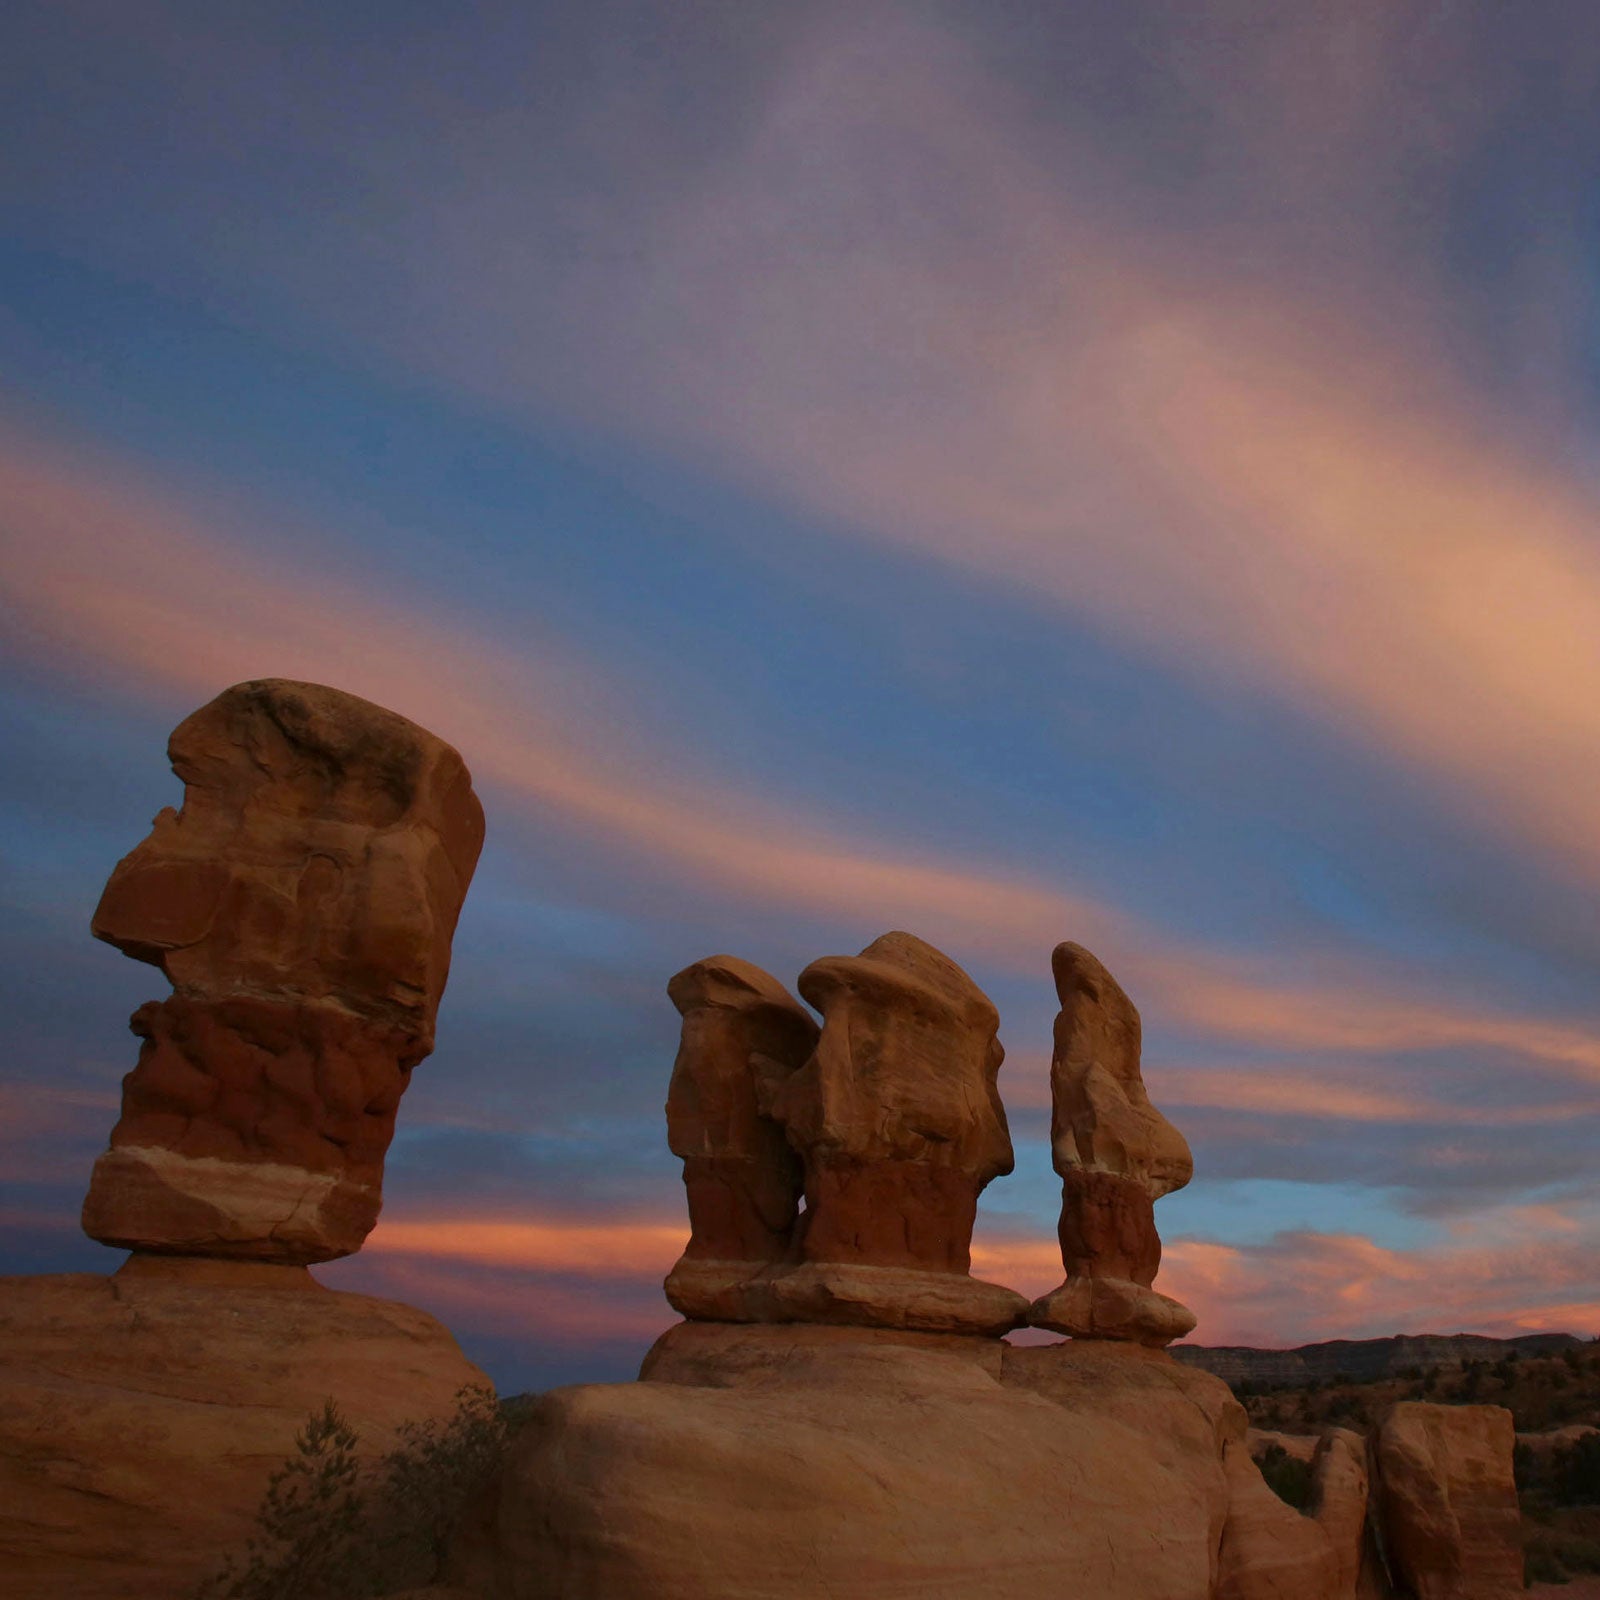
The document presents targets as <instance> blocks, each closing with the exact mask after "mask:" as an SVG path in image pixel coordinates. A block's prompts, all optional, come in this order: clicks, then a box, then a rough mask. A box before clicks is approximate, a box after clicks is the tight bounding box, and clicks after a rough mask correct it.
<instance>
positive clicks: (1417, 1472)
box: [1373, 1401, 1522, 1600]
mask: <svg viewBox="0 0 1600 1600" xmlns="http://www.w3.org/2000/svg"><path fill="white" fill-rule="evenodd" d="M1515 1442H1516V1435H1515V1432H1514V1424H1513V1422H1512V1417H1511V1413H1510V1412H1509V1411H1507V1410H1505V1408H1504V1407H1502V1406H1441V1405H1430V1404H1428V1403H1426V1402H1423V1401H1403V1402H1401V1403H1400V1404H1399V1405H1396V1406H1395V1407H1394V1408H1393V1409H1392V1410H1391V1411H1390V1412H1389V1414H1388V1415H1387V1416H1386V1417H1385V1418H1384V1419H1383V1421H1382V1422H1381V1423H1380V1424H1379V1426H1378V1429H1377V1432H1376V1435H1375V1436H1374V1440H1373V1459H1374V1462H1375V1464H1376V1470H1377V1479H1378V1483H1377V1494H1376V1501H1377V1511H1378V1519H1379V1524H1380V1527H1381V1531H1382V1540H1383V1549H1384V1554H1385V1557H1386V1559H1387V1562H1388V1565H1389V1569H1390V1572H1391V1573H1392V1574H1393V1576H1394V1578H1395V1579H1396V1581H1397V1583H1398V1584H1399V1585H1400V1586H1401V1588H1402V1592H1404V1591H1406V1590H1409V1592H1410V1593H1412V1594H1414V1595H1415V1596H1416V1600H1512V1597H1513V1596H1515V1595H1519V1594H1521V1593H1522V1519H1521V1511H1520V1508H1519V1506H1518V1503H1517V1487H1516V1480H1515V1477H1514V1475H1513V1471H1512V1451H1513V1449H1514V1446H1515Z"/></svg>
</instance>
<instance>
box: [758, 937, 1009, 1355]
mask: <svg viewBox="0 0 1600 1600" xmlns="http://www.w3.org/2000/svg"><path fill="white" fill-rule="evenodd" d="M800 992H801V994H802V995H804V996H805V998H806V999H807V1000H809V1001H810V1002H811V1004H812V1005H813V1006H815V1007H816V1008H817V1010H818V1011H820V1012H821V1013H822V1017H823V1025H822V1033H821V1036H820V1038H819V1039H818V1040H817V1043H816V1048H815V1050H814V1051H813V1052H812V1053H811V1055H810V1057H809V1058H808V1059H807V1060H806V1062H805V1064H804V1065H803V1066H801V1067H800V1069H799V1070H798V1071H796V1072H793V1073H792V1074H790V1075H788V1076H787V1077H784V1078H783V1079H782V1080H781V1081H778V1082H775V1083H774V1084H773V1086H772V1087H771V1089H770V1092H769V1094H768V1097H767V1106H768V1109H769V1110H770V1112H771V1114H772V1116H773V1117H774V1118H775V1119H776V1120H777V1121H778V1122H779V1123H781V1124H782V1125H783V1127H784V1129H785V1131H786V1133H787V1135H788V1139H789V1143H790V1144H791V1145H792V1146H793V1147H794V1149H795V1150H797V1151H798V1152H799V1153H800V1156H801V1158H802V1160H803V1162H804V1167H805V1213H804V1216H803V1217H802V1219H801V1239H800V1257H801V1264H800V1265H799V1266H797V1267H795V1268H793V1269H792V1270H791V1271H789V1272H786V1273H784V1274H782V1275H781V1276H780V1277H778V1278H777V1279H775V1281H774V1283H773V1295H774V1299H775V1302H776V1305H777V1307H778V1311H779V1314H780V1315H781V1316H783V1317H785V1318H787V1319H788V1320H792V1321H803V1322H824V1323H827V1322H846V1323H859V1324H863V1325H871V1326H880V1327H894V1328H910V1329H921V1330H925V1331H932V1332H962V1333H1002V1332H1004V1331H1005V1330H1006V1329H1008V1328H1011V1327H1015V1326H1016V1325H1017V1324H1018V1323H1019V1322H1020V1321H1021V1320H1022V1317H1023V1315H1024V1313H1025V1311H1026V1303H1025V1302H1024V1301H1023V1299H1022V1297H1021V1296H1019V1295H1017V1294H1015V1293H1014V1292H1013V1291H1011V1290H1009V1289H1004V1288H1001V1287H1000V1286H999V1285H997V1284H986V1283H980V1282H978V1281H977V1280H975V1279H973V1278H972V1277H970V1276H969V1275H968V1269H969V1267H970V1265H971V1244H972V1225H973V1220H974V1218H975V1216H976V1212H977V1204H978V1195H979V1193H980V1192H981V1191H982V1189H983V1187H984V1185H985V1184H987V1183H988V1182H989V1180H990V1179H991V1178H994V1177H996V1176H998V1175H999V1174H1001V1173H1004V1172H1009V1171H1010V1170H1011V1166H1012V1155H1011V1136H1010V1132H1009V1130H1008V1129H1007V1126H1006V1114H1005V1107H1004V1106H1003V1105H1002V1104H1001V1103H1000V1095H999V1091H998V1089H997V1088H996V1084H995V1078H996V1074H997V1073H998V1071H999V1069H1000V1063H1001V1061H1002V1060H1003V1059H1004V1057H1005V1051H1004V1050H1003V1049H1002V1047H1001V1045H1000V1041H999V1038H998V1037H997V1034H998V1029H999V1023H1000V1019H999V1015H998V1013H997V1012H996V1011H995V1008H994V1006H993V1005H992V1004H991V1003H990V1001H989V999H988V997H987V996H986V995H985V994H984V993H983V991H982V990H981V989H979V988H978V986H977V985H976V984H975V983H974V982H973V981H972V979H971V978H969V977H968V976H967V974H966V973H965V972H963V971H962V970H961V968H960V967H958V966H957V965H956V964H955V963H954V962H953V961H951V960H950V959H949V957H947V956H944V955H942V954H940V952H939V951H937V950H935V949H934V948H933V947H932V946H931V945H928V944H924V943H923V941H922V940H920V939H917V938H914V937H913V936H912V935H910V934H908V933H887V934H884V935H883V937H882V938H880V939H875V940H874V941H873V942H872V943H871V944H870V945H868V946H867V948H866V949H865V950H863V951H862V952H861V954H860V955H858V956H830V957H826V958H825V959H823V960H821V961H814V962H812V964H811V965H810V966H809V967H807V968H806V970H805V971H804V972H803V973H802V974H801V976H800Z"/></svg>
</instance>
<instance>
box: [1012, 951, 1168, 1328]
mask: <svg viewBox="0 0 1600 1600" xmlns="http://www.w3.org/2000/svg"><path fill="white" fill-rule="evenodd" d="M1051 969H1052V972H1053V974H1054V977H1055V984H1056V994H1057V996H1058V997H1059V999H1060V1001H1061V1010H1060V1013H1059V1014H1058V1016H1057V1017H1056V1026H1055V1050H1054V1054H1053V1056H1052V1058H1051V1063H1050V1091H1051V1105H1052V1114H1051V1124H1050V1145H1051V1156H1052V1159H1053V1161H1054V1163H1055V1169H1056V1171H1057V1172H1058V1173H1060V1174H1061V1195H1062V1199H1061V1222H1060V1227H1059V1230H1058V1231H1059V1236H1060V1240H1061V1259H1062V1262H1063V1264H1064V1266H1065V1267H1066V1272H1067V1276H1066V1281H1065V1282H1064V1283H1063V1284H1062V1285H1061V1287H1060V1288H1058V1289H1054V1290H1052V1291H1051V1292H1050V1293H1049V1294H1047V1295H1045V1296H1043V1297H1042V1298H1041V1299H1039V1300H1036V1301H1035V1302H1034V1304H1033V1306H1032V1307H1031V1308H1030V1309H1029V1312H1028V1320H1029V1322H1031V1323H1033V1324H1034V1325H1035V1326H1036V1327H1041V1328H1050V1329H1053V1330H1055V1331H1056V1332H1059V1333H1069V1334H1072V1335H1073V1336H1075V1337H1077V1338H1081V1339H1117V1340H1127V1341H1131V1342H1133V1343H1136V1344H1145V1345H1156V1346H1160V1345H1166V1344H1169V1343H1171V1341H1172V1340H1174V1339H1177V1338H1181V1337H1182V1336H1183V1335H1184V1334H1186V1333H1188V1332H1189V1331H1190V1330H1191V1329H1192V1328H1193V1327H1194V1325H1195V1318H1194V1314H1193V1313H1192V1312H1191V1311H1190V1310H1189V1309H1188V1307H1187V1306H1183V1305H1180V1304H1179V1303H1178V1302H1177V1301H1176V1300H1172V1299H1169V1298H1168V1297H1167V1296H1166V1295H1163V1294H1159V1293H1157V1291H1156V1290H1155V1289H1153V1288H1152V1287H1151V1285H1152V1283H1153V1282H1154V1280H1155V1276H1156V1271H1157V1269H1158V1268H1159V1267H1160V1265H1161V1238H1160V1235H1159V1234H1158V1233H1157V1232H1156V1223H1155V1202H1156V1201H1157V1200H1158V1199H1160V1197H1161V1196H1162V1195H1164V1194H1170V1193H1171V1192H1172V1191H1173V1190H1174V1189H1181V1188H1182V1187H1183V1185H1184V1184H1186V1183H1187V1182H1188V1181H1189V1179H1190V1177H1191V1176H1192V1175H1193V1173H1194V1161H1193V1158H1192V1157H1191V1156H1190V1154H1189V1146H1188V1144H1187V1143H1186V1141H1185V1140H1184V1137H1183V1135H1182V1134H1181V1133H1179V1132H1178V1130H1177V1129H1176V1128H1175V1127H1173V1126H1172V1124H1171V1123H1170V1122H1168V1121H1167V1119H1166V1118H1165V1117H1163V1116H1162V1115H1161V1113H1160V1112H1159V1111H1157V1110H1156V1108H1155V1107H1154V1106H1153V1105H1151V1104H1150V1099H1149V1096H1148V1095H1147V1094H1146V1093H1145V1088H1144V1081H1143V1079H1142V1078H1141V1077H1140V1074H1139V1057H1140V1046H1141V1028H1140V1023H1139V1013H1138V1011H1137V1010H1136V1009H1135V1007H1134V1004H1133V1002H1132V1001H1131V1000H1130V999H1129V998H1128V997H1127V995H1126V994H1124V993H1123V991H1122V988H1121V986H1120V985H1119V984H1118V983H1117V981H1116V979H1115V978H1113V977H1112V976H1111V974H1110V973H1109V972H1108V971H1107V970H1106V968H1105V967H1104V966H1103V965H1102V964H1101V962H1099V961H1098V960H1097V959H1096V958H1095V957H1094V956H1093V955H1091V954H1090V953H1089V952H1088V951H1087V950H1085V949H1084V948H1083V947H1082V946H1081V945H1076V944H1060V945H1057V946H1056V949H1055V953H1054V955H1053V956H1052V957H1051Z"/></svg>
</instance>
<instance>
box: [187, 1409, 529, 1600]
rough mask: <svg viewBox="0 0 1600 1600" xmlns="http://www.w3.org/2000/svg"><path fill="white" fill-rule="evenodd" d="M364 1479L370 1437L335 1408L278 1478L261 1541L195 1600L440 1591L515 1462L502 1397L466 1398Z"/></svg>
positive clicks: (411, 1434) (318, 1599) (309, 1428)
mask: <svg viewBox="0 0 1600 1600" xmlns="http://www.w3.org/2000/svg"><path fill="white" fill-rule="evenodd" d="M398 1431H399V1436H400V1443H399V1445H398V1447H397V1448H396V1449H394V1450H391V1451H390V1452H389V1454H388V1455H386V1456H384V1457H383V1458H382V1459H381V1460H379V1461H378V1462H376V1463H374V1464H372V1465H371V1466H369V1467H367V1468H366V1469H363V1468H362V1466H361V1464H360V1462H359V1461H358V1459H357V1457H356V1453H355V1451H356V1445H357V1444H358V1443H359V1436H358V1435H357V1433H356V1431H355V1429H354V1428H352V1427H351V1426H350V1425H349V1423H348V1422H346V1421H345V1419H344V1418H343V1417H342V1416H341V1415H340V1414H339V1410H338V1407H337V1406H336V1405H335V1404H334V1402H333V1401H332V1400H329V1401H327V1402H326V1403H325V1404H324V1405H323V1408H322V1410H321V1411H320V1412H317V1413H313V1415H312V1416H311V1417H310V1418H309V1419H308V1421H307V1423H306V1425H305V1427H304V1428H302V1429H301V1431H300V1433H299V1435H298V1436H297V1438H296V1440H295V1452H294V1454H293V1455H292V1456H290V1457H289V1459H288V1460H287V1461H286V1462H285V1463H284V1464H283V1465H282V1466H281V1467H279V1468H278V1469H277V1470H276V1471H275V1472H273V1473H272V1475H271V1476H270V1477H269V1478H268V1479H267V1490H266V1493H265V1495H264V1496H263V1497H262V1501H261V1505H260V1507H259V1509H258V1510H257V1512H256V1531H255V1533H254V1534H253V1535H252V1537H251V1538H250V1540H249V1542H248V1544H247V1545H246V1546H245V1550H244V1554H243V1556H242V1557H240V1558H230V1559H229V1560H228V1561H226V1562H225V1563H224V1564H223V1566H222V1567H221V1568H220V1570H219V1571H218V1572H217V1573H216V1575H215V1576H214V1577H212V1578H211V1579H210V1580H209V1581H208V1582H206V1583H204V1584H202V1585H201V1586H200V1588H199V1589H198V1590H196V1591H195V1600H370V1597H372V1596H377V1595H383V1594H388V1593H391V1592H393V1591H395V1590H397V1589H403V1588H409V1587H420V1586H422V1585H425V1584H427V1583H429V1582H431V1581H432V1580H433V1578H434V1577H435V1576H436V1575H437V1573H438V1568H439V1561H440V1558H441V1557H442V1555H443V1554H444V1546H445V1541H446V1540H447V1539H448V1537H449V1535H450V1531H451V1529H452V1528H453V1527H454V1525H455V1523H456V1521H457V1519H458V1518H459V1517H460V1515H461V1512H462V1510H463V1509H464V1508H465V1506H466V1503H467V1501H468V1500H469V1499H470V1498H471V1497H472V1496H473V1495H474V1494H475V1493H476V1492H477V1491H478V1490H479V1489H480V1488H482V1487H483V1485H484V1484H485V1483H486V1482H487V1481H488V1479H489V1477H490V1476H491V1475H492V1474H493V1472H494V1471H495V1469H496V1467H497V1466H498V1465H499V1463H500V1460H501V1458H502V1457H503V1455H504V1452H505V1443H506V1438H507V1433H508V1428H507V1421H506V1418H505V1417H504V1416H503V1415H502V1414H501V1412H500V1409H499V1407H498V1406H497V1405H496V1403H495V1398H494V1392H493V1390H490V1389H486V1388H482V1387H468V1388H464V1389H462V1390H461V1391H460V1392H459V1393H458V1394H457V1396H456V1409H455V1411H454V1412H453V1413H452V1414H451V1416H450V1417H449V1418H448V1419H446V1420H445V1421H443V1422H439V1421H427V1422H408V1423H403V1424H401V1426H400V1428H399V1430H398Z"/></svg>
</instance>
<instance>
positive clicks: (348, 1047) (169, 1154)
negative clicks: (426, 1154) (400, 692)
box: [83, 678, 483, 1264]
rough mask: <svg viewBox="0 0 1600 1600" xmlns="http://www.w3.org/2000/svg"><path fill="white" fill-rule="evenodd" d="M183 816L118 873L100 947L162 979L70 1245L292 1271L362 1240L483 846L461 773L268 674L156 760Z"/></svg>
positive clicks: (207, 711) (352, 708)
mask: <svg viewBox="0 0 1600 1600" xmlns="http://www.w3.org/2000/svg"><path fill="white" fill-rule="evenodd" d="M168 754H169V757H170V760H171V762H172V769H173V771H174V772H175V773H176V774H177V775H178V777H180V778H181V779H182V780H183V784H184V797H183V806H182V808H181V809H180V810H177V811H174V810H172V809H171V808H170V807H169V808H168V809H166V810H164V811H162V812H161V814H160V815H159V816H158V817H157V818H156V820H155V825H154V827H153V829H152V831H151V833H150V836H149V837H148V838H147V839H145V840H144V841H143V843H141V844H140V845H139V846H138V847H137V848H136V849H135V850H134V851H133V852H132V853H131V854H130V855H128V856H126V857H124V858H123V860H122V861H121V862H120V863H119V864H118V866H117V868H116V870H115V871H114V872H113V873H112V875H111V879H110V881H109V882H108V883H107V885H106V888H105V892H104V894H103V895H102V896H101V899H100V905H99V908H98V910H96V912H95V914H94V922H93V929H94V933H95V935H96V937H97V938H100V939H104V940H106V941H107V942H108V943H110V944H114V945H116V946H117V947H118V948H119V949H120V950H122V951H123V952H124V953H126V954H127V955H130V956H133V957H135V958H136V959H138V960H141V961H148V962H150V963H152V964H153V965H155V966H158V967H160V968H161V970H162V972H164V973H165V974H166V976H167V978H168V979H169V980H170V981H171V983H172V986H173V990H174V993H173V994H172V996H171V997H170V998H169V999H166V1000H161V1001H151V1002H149V1003H147V1004H145V1005H143V1006H141V1007H140V1008H139V1009H138V1010H137V1011H136V1012H135V1013H134V1015H133V1018H132V1021H131V1024H130V1025H131V1027H132V1029H133V1031H134V1033H135V1034H137V1035H138V1037H139V1038H140V1040H141V1041H142V1042H141V1046H140V1051H139V1061H138V1064H137V1066H135V1068H134V1069H133V1071H132V1072H131V1073H130V1074H129V1075H128V1076H127V1078H126V1079H124V1081H123V1095H122V1116H121V1120H120V1121H119V1122H118V1123H117V1125H116V1127H115V1128H114V1129H113V1130H112V1134H111V1148H110V1149H109V1150H108V1151H107V1152H106V1153H105V1154H104V1155H102V1156H101V1157H100V1159H99V1161H97V1162H96V1164H95V1168H94V1173H93V1176H92V1178H91V1181H90V1185H89V1193H88V1197H87V1199H86V1201H85V1203H84V1208H83V1227H84V1231H85V1232H86V1233H88V1234H89V1235H90V1237H91V1238H95V1239H99V1240H100V1241H102V1242H103V1243H105V1244H110V1245H121V1246H125V1247H127V1248H129V1249H133V1250H143V1251H151V1252H155V1253H160V1254H174V1255H203V1256H217V1257H225V1258H232V1259H240V1260H254V1261H264V1262H282V1263H290V1264H305V1263H308V1262H314V1261H326V1260H330V1259H332V1258H334V1257H336V1256H342V1255H348V1254H350V1253H351V1252H352V1251H354V1250H358V1249H359V1248H360V1247H361V1243H362V1241H363V1240H364V1239H365V1238H366V1236H367V1234H368V1233H369V1232H370V1231H371V1229H372V1225H373V1223H374V1222H375V1221H376V1220H377V1215H378V1208H379V1206H380V1204H381V1199H382V1181H383V1160H384V1155H385V1153H386V1151H387V1150H388V1146H389V1141H390V1139H391V1138H392V1137H393V1134H394V1122H395V1114H396V1111H397V1109H398V1107H399V1104H400V1097H401V1095H402V1094H403V1093H404V1092H405V1088H406V1084H407V1082H408V1080H409V1075H410V1072H411V1069H412V1068H413V1067H414V1066H415V1065H416V1064H417V1063H418V1062H419V1061H421V1060H422V1059H423V1058H424V1057H425V1056H426V1055H427V1054H428V1053H429V1052H430V1051H431V1050H432V1048H433V1035H434V1019H435V1015H436V1013H437V1011H438V1006H439V998H440V996H441V994H442V993H443V991H444V986H445V979H446V976H447V975H448V973H449V968H450V941H451V937H452V935H453V933H454V931H455V925H456V918H457V916H458V914H459V913H460V910H461V903H462V900H463V898H464V897H465V895H466V892H467V886H468V884H469V883H470V882H471V879H472V872H473V868H474V866H475V865H476V863H477V859H478V852H479V850H480V848H481V847H482V844H483V809H482V807H481V806H480V805H479V804H478V800H477V796H476V795H474V793H473V792H472V781H471V777H470V775H469V774H468V772H467V769H466V766H465V765H464V764H463V762H462V760H461V757H460V756H459V755H458V754H457V753H456V751H455V750H453V749H452V748H451V747H450V746H449V745H448V744H446V743H445V742H444V741H443V740H442V739H438V738H436V737H435V736H434V735H433V734H431V733H428V732H426V731H425V730H424V729H422V728H419V727H417V726H416V725H415V724H414V723H411V722H408V721H407V720H406V719H405V718H404V717H401V716H398V715H397V714H396V713H394V712H392V711H386V710H384V709H383V708H382V707H380V706H375V705H372V704H370V703H369V702H368V701H365V700H361V699H358V698H357V697H356V696H354V695H351V694H345V693H342V692H341V691H339V690H337V689H328V688H324V687H322V686H320V685H317V684H308V683H291V682H288V681H286V680H283V679H277V678H269V679H263V680H260V681H258V682H252V683H243V684H239V685H237V686H235V687H234V688H232V689H228V690H226V691H225V692H224V693H222V694H220V695H218V696H217V698H216V699H215V700H213V701H212V702H211V703H210V704H209V705H206V706H203V707H202V708H201V709H200V710H199V711H197V712H195V713H194V715H193V716H191V717H189V718H187V719H186V720H185V721H184V722H183V723H181V724H180V725H179V727H178V728H177V730H176V731H175V732H174V733H173V735H172V739H171V741H170V743H169V745H168Z"/></svg>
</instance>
